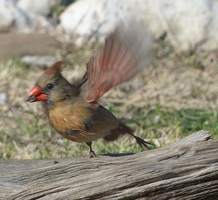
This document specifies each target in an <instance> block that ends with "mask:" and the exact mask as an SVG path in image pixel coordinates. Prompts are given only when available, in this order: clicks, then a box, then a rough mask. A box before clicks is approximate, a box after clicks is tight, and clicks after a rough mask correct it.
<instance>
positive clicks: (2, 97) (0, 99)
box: [0, 93, 7, 106]
mask: <svg viewBox="0 0 218 200" xmlns="http://www.w3.org/2000/svg"><path fill="white" fill-rule="evenodd" d="M6 102H7V95H6V93H0V106H4V105H5V104H6Z"/></svg>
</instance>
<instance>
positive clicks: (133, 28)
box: [27, 21, 152, 157]
mask: <svg viewBox="0 0 218 200" xmlns="http://www.w3.org/2000/svg"><path fill="white" fill-rule="evenodd" d="M151 52H152V36H151V34H150V33H149V32H148V31H147V30H146V29H145V27H144V26H142V25H140V24H139V23H137V22H135V21H129V22H120V23H119V25H118V26H117V28H116V30H115V31H114V32H113V33H112V34H110V35H109V36H108V38H107V39H106V42H105V44H104V45H103V47H102V48H100V49H99V51H97V53H96V54H95V56H94V57H93V58H92V59H91V61H90V62H89V64H88V65H87V71H86V73H85V75H84V77H83V79H82V81H81V83H80V85H79V86H74V85H72V84H70V83H69V82H68V81H67V80H66V79H65V78H64V77H63V76H62V74H61V71H62V65H63V63H64V62H63V61H60V62H57V63H55V64H53V65H52V66H51V67H50V68H49V69H47V70H46V71H45V72H44V73H43V74H42V75H41V76H40V77H39V79H38V81H37V83H36V85H35V86H34V88H33V89H32V90H31V92H30V94H29V98H28V99H27V101H29V102H36V101H43V102H44V104H45V108H46V114H47V116H48V119H49V122H50V124H51V125H52V126H53V127H54V129H55V130H56V131H57V132H58V133H60V134H61V135H62V136H63V137H65V138H67V139H69V140H72V141H75V142H80V143H82V142H86V144H87V145H88V146H89V147H90V157H96V154H95V152H94V151H93V150H92V147H91V144H92V141H94V140H97V139H99V138H104V139H105V140H107V141H112V140H115V139H116V138H118V136H119V135H120V134H124V133H128V134H130V135H132V136H133V137H134V138H135V139H136V141H137V143H138V144H139V145H140V146H141V147H142V146H145V147H147V144H149V143H148V142H146V141H144V140H143V139H141V138H139V137H137V136H135V135H133V133H132V132H131V130H130V129H129V128H128V127H127V126H125V125H124V124H121V123H119V121H118V119H117V118H116V117H115V116H114V115H113V114H112V113H111V112H110V111H108V110H107V109H106V108H104V107H103V106H101V105H99V104H98V102H97V100H98V98H99V97H101V96H102V95H103V94H105V93H106V92H107V91H108V90H109V89H110V88H112V87H114V86H116V85H118V84H119V83H121V82H123V81H126V80H127V79H129V78H131V77H132V76H134V75H135V74H136V73H137V72H138V71H139V70H140V69H142V68H143V67H144V66H145V65H146V64H148V63H150V61H151Z"/></svg>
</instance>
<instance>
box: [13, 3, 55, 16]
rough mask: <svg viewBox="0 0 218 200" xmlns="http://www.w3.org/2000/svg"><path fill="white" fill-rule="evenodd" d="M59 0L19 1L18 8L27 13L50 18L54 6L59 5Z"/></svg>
mask: <svg viewBox="0 0 218 200" xmlns="http://www.w3.org/2000/svg"><path fill="white" fill-rule="evenodd" d="M58 2H59V1H58V0H37V1H32V0H18V1H17V6H18V7H19V8H20V9H22V10H23V11H25V12H31V13H34V14H37V15H41V16H44V17H46V16H48V14H49V13H50V12H51V9H52V7H53V6H55V5H57V4H58Z"/></svg>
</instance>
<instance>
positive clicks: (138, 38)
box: [81, 21, 153, 102]
mask: <svg viewBox="0 0 218 200" xmlns="http://www.w3.org/2000/svg"><path fill="white" fill-rule="evenodd" d="M152 42H153V40H152V36H151V34H150V33H149V32H148V31H147V30H146V28H145V27H144V26H142V25H141V24H139V23H136V22H135V21H134V22H133V21H131V23H130V22H129V23H127V22H126V23H124V22H123V23H120V24H119V26H118V27H117V29H116V30H115V31H114V32H113V33H112V34H111V35H110V36H109V37H108V38H107V39H106V42H105V45H104V46H103V47H102V48H101V49H100V50H99V51H98V52H97V53H96V54H95V56H94V58H93V59H92V60H91V61H90V63H89V64H88V67H87V71H86V74H85V75H84V77H83V80H82V83H81V90H82V94H83V95H84V96H85V99H86V101H88V102H94V101H95V100H97V99H98V98H99V97H101V96H102V95H103V94H105V93H106V92H107V91H108V90H109V89H110V88H112V87H114V86H116V85H118V84H119V83H121V82H123V81H126V80H128V79H130V78H131V77H132V76H134V75H135V74H136V73H137V72H138V71H139V70H140V69H141V68H143V67H144V66H145V65H146V64H149V63H150V61H151V57H152V56H151V55H152Z"/></svg>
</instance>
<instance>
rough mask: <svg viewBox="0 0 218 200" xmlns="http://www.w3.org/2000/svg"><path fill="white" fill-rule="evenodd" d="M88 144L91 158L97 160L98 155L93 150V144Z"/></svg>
mask: <svg viewBox="0 0 218 200" xmlns="http://www.w3.org/2000/svg"><path fill="white" fill-rule="evenodd" d="M86 144H87V145H88V146H89V148H90V151H89V158H96V157H97V155H96V154H95V152H94V151H93V150H92V142H86Z"/></svg>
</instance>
